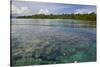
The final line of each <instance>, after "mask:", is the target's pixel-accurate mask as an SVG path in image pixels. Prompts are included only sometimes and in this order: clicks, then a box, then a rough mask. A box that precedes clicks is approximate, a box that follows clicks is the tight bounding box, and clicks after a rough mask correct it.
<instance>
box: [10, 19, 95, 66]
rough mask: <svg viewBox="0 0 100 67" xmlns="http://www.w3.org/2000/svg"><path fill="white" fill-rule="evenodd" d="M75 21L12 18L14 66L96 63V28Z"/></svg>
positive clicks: (86, 23)
mask: <svg viewBox="0 0 100 67" xmlns="http://www.w3.org/2000/svg"><path fill="white" fill-rule="evenodd" d="M89 23H93V21H82V20H72V19H12V23H11V24H12V26H11V29H12V31H11V40H12V41H11V43H12V61H13V63H12V64H13V65H14V66H19V65H21V66H23V65H41V64H57V63H74V62H90V61H96V26H95V25H92V24H89Z"/></svg>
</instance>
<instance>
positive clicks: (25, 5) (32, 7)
mask: <svg viewBox="0 0 100 67" xmlns="http://www.w3.org/2000/svg"><path fill="white" fill-rule="evenodd" d="M11 7H12V8H11V12H12V15H15V16H23V15H34V14H45V15H49V14H71V13H74V14H78V13H80V14H86V13H88V14H89V13H92V12H95V13H96V6H95V5H78V4H63V3H47V2H34V1H15V0H12V5H11Z"/></svg>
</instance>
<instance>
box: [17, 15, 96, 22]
mask: <svg viewBox="0 0 100 67" xmlns="http://www.w3.org/2000/svg"><path fill="white" fill-rule="evenodd" d="M16 18H25V19H78V20H89V21H96V14H95V13H90V14H73V13H72V14H58V15H55V14H49V15H45V14H35V15H29V16H17V17H16Z"/></svg>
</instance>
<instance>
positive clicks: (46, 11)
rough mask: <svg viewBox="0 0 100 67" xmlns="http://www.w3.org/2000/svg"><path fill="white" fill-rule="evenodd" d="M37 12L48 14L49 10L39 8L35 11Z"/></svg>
mask: <svg viewBox="0 0 100 67" xmlns="http://www.w3.org/2000/svg"><path fill="white" fill-rule="evenodd" d="M37 14H45V15H48V14H50V12H49V10H47V9H40V10H39V11H38V12H37Z"/></svg>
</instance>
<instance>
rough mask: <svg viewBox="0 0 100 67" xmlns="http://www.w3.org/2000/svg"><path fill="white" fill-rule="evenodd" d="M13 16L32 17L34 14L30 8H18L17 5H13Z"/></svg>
mask: <svg viewBox="0 0 100 67" xmlns="http://www.w3.org/2000/svg"><path fill="white" fill-rule="evenodd" d="M11 10H12V14H16V15H31V14H33V12H32V10H30V9H29V8H28V7H25V6H24V7H18V6H16V5H13V4H12V9H11Z"/></svg>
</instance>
